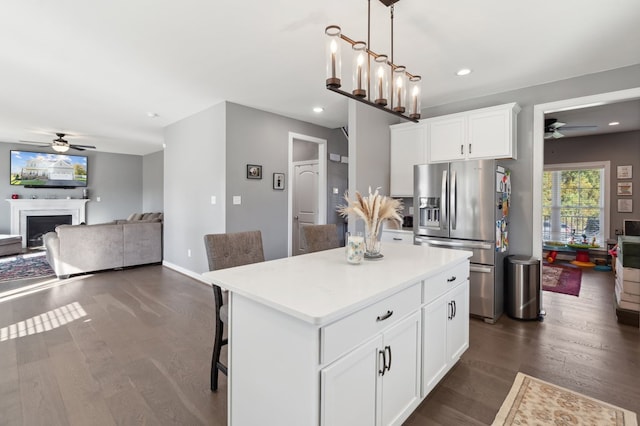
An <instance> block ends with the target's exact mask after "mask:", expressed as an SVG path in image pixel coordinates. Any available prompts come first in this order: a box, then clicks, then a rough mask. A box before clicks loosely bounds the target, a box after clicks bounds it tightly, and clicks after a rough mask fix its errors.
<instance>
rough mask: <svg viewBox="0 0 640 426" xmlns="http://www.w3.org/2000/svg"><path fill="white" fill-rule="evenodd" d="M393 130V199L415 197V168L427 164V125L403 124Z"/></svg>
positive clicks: (391, 193) (390, 191) (391, 191)
mask: <svg viewBox="0 0 640 426" xmlns="http://www.w3.org/2000/svg"><path fill="white" fill-rule="evenodd" d="M390 129H391V152H390V157H391V164H390V169H391V188H390V190H389V194H390V195H391V196H392V197H413V166H414V165H415V164H426V163H427V156H426V154H427V130H426V123H424V122H422V121H421V122H420V123H402V124H395V125H393V126H390Z"/></svg>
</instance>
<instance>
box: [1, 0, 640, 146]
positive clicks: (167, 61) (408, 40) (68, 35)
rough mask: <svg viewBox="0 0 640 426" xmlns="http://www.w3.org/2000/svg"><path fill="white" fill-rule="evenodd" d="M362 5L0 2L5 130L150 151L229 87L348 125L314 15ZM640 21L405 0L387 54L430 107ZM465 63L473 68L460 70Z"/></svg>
mask: <svg viewBox="0 0 640 426" xmlns="http://www.w3.org/2000/svg"><path fill="white" fill-rule="evenodd" d="M366 9H367V2H366V1H364V0H350V1H345V0H342V1H340V0H323V1H314V2H307V1H299V0H276V1H272V2H264V1H256V0H235V1H226V2H222V1H211V0H209V1H207V0H182V1H177V0H173V1H171V0H164V1H157V2H153V1H150V0H147V1H143V0H136V1H131V0H110V1H86V0H64V1H36V0H11V1H6V2H3V5H2V13H1V14H0V57H1V58H2V59H1V63H0V141H4V142H18V141H19V140H31V141H41V142H48V141H50V140H51V139H53V135H52V133H53V132H55V131H63V132H66V133H69V134H72V135H75V136H71V137H69V140H70V142H71V143H77V144H93V145H96V146H97V147H98V150H100V151H106V152H119V153H130V154H147V153H150V152H155V151H158V150H160V149H162V142H163V141H162V128H163V127H164V126H166V125H168V124H171V123H173V122H176V121H178V120H180V119H182V118H185V117H188V116H190V115H192V114H194V113H196V112H198V111H201V110H203V109H206V108H208V107H209V106H211V105H214V104H216V103H218V102H220V101H223V100H228V101H231V102H236V103H239V104H243V105H247V106H251V107H255V108H259V109H262V110H266V111H271V112H274V113H277V114H282V115H285V116H288V117H293V118H297V119H301V120H305V121H308V122H312V123H316V124H319V125H323V126H327V127H331V128H335V127H339V126H342V125H345V124H346V120H347V101H346V98H344V97H342V96H340V95H337V94H335V93H332V92H330V91H328V90H326V89H325V88H324V80H325V75H324V57H323V55H324V41H325V35H324V28H325V26H327V25H329V24H337V25H340V26H341V27H342V30H343V33H344V34H345V35H347V36H349V37H350V38H352V39H366V28H367V26H366V25H367V22H366ZM371 10H372V27H371V28H372V30H371V40H372V42H371V48H372V49H373V50H374V51H376V52H378V53H389V50H390V49H389V44H390V43H389V38H390V37H389V15H388V14H389V9H388V8H386V7H384V6H383V5H382V4H381V3H380V2H378V1H376V0H372V1H371ZM638 22H640V1H638V0H614V1H608V2H605V1H601V0H563V1H557V0H536V1H526V2H524V1H507V0H484V1H478V0H458V1H455V2H454V1H425V0H402V1H400V2H399V3H397V4H396V6H395V21H394V23H395V34H394V41H395V46H394V56H395V57H394V59H395V62H396V63H397V64H402V65H405V66H407V70H408V71H409V72H411V73H413V74H420V75H422V77H423V98H422V106H423V107H428V106H433V105H439V104H444V103H448V102H452V101H457V100H463V99H466V98H470V97H477V96H482V95H487V94H491V93H498V92H503V91H506V90H511V89H517V88H521V87H527V86H532V85H537V84H543V83H547V82H551V81H557V80H562V79H566V78H570V77H574V76H578V75H584V74H591V73H595V72H599V71H604V70H609V69H614V68H619V67H624V66H628V65H633V64H638V63H640V25H638ZM343 47H344V51H347V49H346V47H347V46H346V45H345V46H343ZM349 63H350V60H349V59H348V58H346V57H345V59H343V65H344V66H345V71H349V69H348V68H349V66H348V65H349ZM462 67H469V68H471V69H473V71H474V72H473V73H472V74H471V75H469V76H467V77H457V76H455V74H454V73H455V71H456V70H458V69H459V68H462ZM343 79H346V78H345V77H344V76H343ZM314 106H322V107H324V108H325V111H324V112H323V113H322V114H315V113H313V112H312V107H314ZM148 112H154V113H156V114H158V117H156V118H149V117H148V116H147V113H148ZM572 124H573V123H572Z"/></svg>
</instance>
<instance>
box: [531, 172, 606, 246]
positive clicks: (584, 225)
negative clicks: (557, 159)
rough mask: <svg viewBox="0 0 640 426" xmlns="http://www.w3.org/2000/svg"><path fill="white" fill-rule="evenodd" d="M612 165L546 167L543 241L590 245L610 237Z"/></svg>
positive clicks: (543, 187) (543, 191) (543, 190)
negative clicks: (610, 177) (610, 174)
mask: <svg viewBox="0 0 640 426" xmlns="http://www.w3.org/2000/svg"><path fill="white" fill-rule="evenodd" d="M608 177H609V162H608V161H605V162H600V163H574V164H556V165H545V167H544V175H543V182H542V218H543V219H542V220H543V223H542V239H543V241H560V242H565V243H566V242H569V241H575V242H585V241H586V242H589V243H591V242H592V241H593V240H594V239H595V241H596V243H597V244H598V245H600V246H603V245H604V242H605V241H606V239H607V238H608V234H609V183H608Z"/></svg>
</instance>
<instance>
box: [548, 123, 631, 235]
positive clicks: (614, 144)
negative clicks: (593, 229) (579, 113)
mask: <svg viewBox="0 0 640 426" xmlns="http://www.w3.org/2000/svg"><path fill="white" fill-rule="evenodd" d="M606 160H608V161H610V162H611V170H610V172H611V176H610V185H609V191H610V200H611V206H610V215H609V218H610V222H609V228H610V230H609V238H614V236H615V230H616V229H622V223H623V222H622V221H623V219H638V218H640V213H639V209H640V131H636V132H622V133H611V134H608V135H601V136H585V137H575V138H563V139H547V140H546V141H545V143H544V164H564V163H581V162H590V161H606ZM628 165H631V166H633V178H632V179H620V180H619V179H617V174H616V172H617V167H618V166H628ZM636 170H637V172H636ZM618 182H633V186H634V188H633V196H630V197H629V196H625V197H622V196H617V195H616V192H617V183H618ZM621 198H625V199H631V200H633V212H632V213H618V199H621Z"/></svg>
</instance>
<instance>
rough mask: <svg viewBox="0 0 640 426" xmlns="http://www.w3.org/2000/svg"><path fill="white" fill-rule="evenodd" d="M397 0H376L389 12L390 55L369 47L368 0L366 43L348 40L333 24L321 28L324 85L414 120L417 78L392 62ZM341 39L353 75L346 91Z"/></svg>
mask: <svg viewBox="0 0 640 426" xmlns="http://www.w3.org/2000/svg"><path fill="white" fill-rule="evenodd" d="M398 1H400V0H380V2H381V3H382V4H384V5H385V6H386V7H389V8H390V12H391V13H390V17H391V57H390V58H389V57H388V56H387V55H382V54H378V53H376V52H374V51H373V50H371V46H370V42H371V0H367V4H368V5H367V19H368V21H367V41H366V42H364V41H354V40H352V39H350V38H349V37H347V36H345V35H344V34H342V30H341V29H340V27H339V26H337V25H329V26H328V27H327V28H325V34H326V35H327V39H326V45H325V52H326V53H325V55H326V86H327V89H329V90H331V91H333V92H336V93H340V94H341V95H344V96H347V97H349V98H351V99H355V100H356V101H359V102H362V103H365V104H367V105H371V106H373V107H375V108H378V109H381V110H383V111H386V112H388V113H390V114H394V115H396V116H398V117H402V118H403V119H405V120H410V121H413V122H416V123H417V122H418V119H419V118H420V104H421V102H420V91H421V87H420V86H421V77H420V76H419V75H413V74H411V73H409V72H407V70H406V69H405V67H404V66H402V65H396V64H395V63H394V62H393V12H394V4H395V3H397V2H398ZM342 41H346V42H347V43H348V44H349V45H350V47H351V49H350V50H351V54H352V61H351V62H352V72H353V76H352V79H351V80H352V85H351V90H350V91H349V90H345V89H344V88H343V87H342V82H343V80H342V55H341V53H342V51H341V49H340V46H341V42H342ZM407 96H408V97H409V98H408V99H407Z"/></svg>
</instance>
